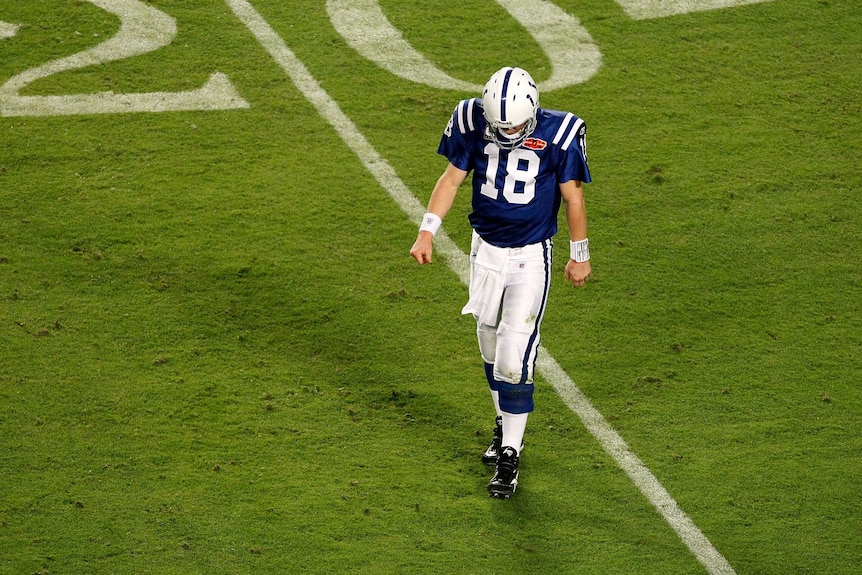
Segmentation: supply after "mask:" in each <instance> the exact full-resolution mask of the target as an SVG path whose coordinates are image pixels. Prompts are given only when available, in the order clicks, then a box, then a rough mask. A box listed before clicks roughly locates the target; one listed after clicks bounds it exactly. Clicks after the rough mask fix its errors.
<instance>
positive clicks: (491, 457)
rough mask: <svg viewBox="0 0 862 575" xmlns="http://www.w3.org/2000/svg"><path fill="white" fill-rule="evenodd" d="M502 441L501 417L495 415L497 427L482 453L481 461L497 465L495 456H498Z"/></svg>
mask: <svg viewBox="0 0 862 575" xmlns="http://www.w3.org/2000/svg"><path fill="white" fill-rule="evenodd" d="M501 443H503V418H502V417H500V416H499V415H498V416H497V427H495V428H494V436H493V437H492V438H491V445H489V446H488V449H486V450H485V453H483V454H482V463H484V464H485V465H491V466H493V465H497V458H498V457H500V444H501Z"/></svg>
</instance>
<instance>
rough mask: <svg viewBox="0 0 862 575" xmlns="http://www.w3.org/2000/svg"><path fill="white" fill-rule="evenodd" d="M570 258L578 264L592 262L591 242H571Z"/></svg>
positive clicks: (584, 240) (586, 240)
mask: <svg viewBox="0 0 862 575" xmlns="http://www.w3.org/2000/svg"><path fill="white" fill-rule="evenodd" d="M569 249H570V253H571V255H570V257H571V258H572V259H573V260H575V261H576V262H586V261H589V260H590V240H588V239H583V240H579V241H577V242H573V241H571V240H569Z"/></svg>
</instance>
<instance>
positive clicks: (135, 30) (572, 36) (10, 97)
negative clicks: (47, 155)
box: [0, 0, 767, 116]
mask: <svg viewBox="0 0 862 575" xmlns="http://www.w3.org/2000/svg"><path fill="white" fill-rule="evenodd" d="M88 1H89V2H90V3H91V4H94V5H95V6H97V7H99V8H101V9H103V10H106V11H107V12H110V13H112V14H114V15H116V16H117V17H119V19H120V29H119V31H118V32H117V33H116V35H114V36H113V37H111V38H109V39H108V40H105V41H104V42H102V43H100V44H98V45H97V46H94V47H92V48H89V49H87V50H84V51H81V52H78V53H77V54H72V55H71V56H67V57H64V58H59V59H57V60H52V61H50V62H46V63H45V64H42V65H40V66H37V67H35V68H30V69H29V70H26V71H24V72H22V73H20V74H17V75H15V76H13V77H12V78H10V79H9V80H8V81H7V82H6V83H5V84H3V85H2V86H0V116H57V115H71V114H98V113H101V114H106V113H128V112H166V111H181V110H227V109H237V108H248V107H249V103H248V102H246V101H245V100H244V99H243V98H242V96H240V94H239V92H238V91H237V90H236V88H235V87H234V85H233V83H232V82H231V81H230V79H229V78H228V77H227V76H226V75H225V74H222V73H220V72H213V73H212V74H211V75H210V77H209V79H208V80H207V82H206V83H205V84H204V85H203V86H201V87H200V88H197V89H195V90H189V91H184V92H145V93H135V94H117V93H114V92H99V93H95V94H75V95H67V96H22V95H20V92H21V90H22V89H23V88H24V87H25V86H27V85H28V84H31V83H32V82H34V81H36V80H39V79H41V78H46V77H48V76H52V75H54V74H58V73H60V72H66V71H69V70H75V69H79V68H85V67H89V66H95V65H101V64H105V63H108V62H112V61H116V60H123V59H125V58H132V57H134V56H139V55H142V54H146V53H149V52H153V51H155V50H158V49H160V48H164V47H165V46H168V45H170V43H171V42H172V41H173V39H174V37H175V36H176V34H177V23H176V21H175V20H174V18H172V17H171V16H169V15H168V14H166V13H164V12H162V11H161V10H158V9H156V8H154V7H152V6H150V5H148V4H145V3H143V2H141V1H140V0H88ZM765 1H767V0H697V1H692V0H616V2H617V4H619V5H620V6H621V7H622V8H623V10H624V11H625V12H626V14H628V15H629V16H630V17H631V18H633V19H636V20H643V19H650V18H661V17H665V16H672V15H674V14H682V13H685V12H693V11H701V10H714V9H719V8H726V7H729V6H735V5H741V4H753V3H759V2H765ZM496 2H497V3H498V4H500V5H501V6H502V7H503V8H505V9H506V10H507V11H508V12H509V13H510V14H511V15H512V17H513V18H515V19H516V20H517V21H518V22H520V23H521V24H522V25H523V26H524V28H525V29H526V30H527V31H528V32H529V33H530V34H531V35H532V36H533V38H534V39H535V40H536V42H537V43H538V44H539V45H540V46H541V47H542V49H543V50H544V51H545V54H546V55H547V57H548V60H549V61H550V63H551V76H550V77H549V78H548V79H547V80H545V81H544V82H542V83H541V84H540V86H539V87H540V89H542V90H555V89H558V88H563V87H566V86H571V85H573V84H578V83H582V82H585V81H586V80H588V79H589V78H590V77H592V76H593V75H594V74H595V73H596V72H597V71H598V69H599V67H600V66H601V52H600V51H599V49H598V47H597V46H596V45H595V43H594V42H593V40H592V38H591V37H590V35H589V32H587V30H586V29H584V27H583V26H581V24H580V22H579V21H578V19H577V18H575V17H574V16H572V15H570V14H568V13H567V12H565V11H564V10H562V9H561V8H560V7H558V6H557V5H556V4H553V3H552V2H550V1H549V0H496ZM326 10H327V13H328V15H329V19H330V21H331V22H332V24H333V26H334V27H335V29H336V30H337V31H338V33H339V34H341V35H342V37H344V39H345V40H346V42H347V43H348V45H350V46H351V47H352V48H353V49H355V50H356V51H357V52H359V53H360V54H361V55H362V56H364V57H366V58H368V59H370V60H372V61H373V62H375V63H376V64H377V65H379V66H380V67H382V68H384V69H386V70H388V71H390V72H391V73H393V74H395V75H397V76H400V77H402V78H406V79H408V80H411V81H414V82H418V83H422V84H427V85H430V86H433V87H438V88H442V89H454V90H466V91H473V92H475V91H479V90H480V89H481V87H480V86H478V85H474V84H471V83H469V82H465V81H463V80H459V79H456V78H452V77H451V76H449V75H447V74H446V73H445V72H443V71H442V70H440V69H439V68H437V67H436V66H435V65H434V64H433V63H431V62H430V61H429V60H427V59H426V58H425V57H424V56H422V55H421V54H420V53H418V52H417V51H416V50H414V49H413V47H412V46H411V45H410V44H409V43H408V42H407V41H406V40H404V38H403V36H402V35H401V33H400V32H399V31H398V30H397V29H395V28H394V27H393V26H392V25H391V23H390V22H389V20H388V19H387V18H386V16H385V15H384V13H383V11H382V9H381V8H380V6H379V5H378V3H377V0H327V2H326ZM18 29H19V26H18V25H16V24H11V23H8V22H3V21H2V20H0V41H2V40H3V39H8V38H12V37H13V36H15V35H16V34H17V32H18ZM371 39H373V40H371ZM381 40H383V41H381Z"/></svg>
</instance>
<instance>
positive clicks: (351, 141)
mask: <svg viewBox="0 0 862 575" xmlns="http://www.w3.org/2000/svg"><path fill="white" fill-rule="evenodd" d="M225 1H226V2H227V4H228V6H230V8H231V9H232V10H233V11H234V13H235V14H236V15H237V17H238V18H239V19H240V20H241V21H242V22H243V24H245V25H246V26H247V27H248V29H249V30H250V31H251V32H252V34H254V36H255V37H256V38H257V40H258V41H259V42H260V43H261V45H262V46H263V47H264V48H265V49H266V50H267V52H269V54H270V56H272V57H273V59H274V60H275V61H276V62H277V63H278V64H279V65H280V66H281V67H282V68H283V69H284V71H285V72H286V73H287V75H288V76H289V77H290V79H291V80H292V81H293V83H294V85H296V87H297V88H298V89H299V90H300V92H302V94H303V95H304V96H305V97H306V98H308V100H309V101H310V102H311V103H312V104H313V105H314V107H315V108H316V109H317V111H318V113H319V114H320V115H321V116H323V118H324V119H325V120H326V121H327V122H329V123H330V124H331V125H332V127H333V128H335V131H336V132H338V135H339V136H341V139H342V140H344V142H345V143H346V144H347V145H348V146H349V147H350V148H351V149H352V150H353V151H354V152H355V153H356V155H357V156H358V157H359V159H360V161H361V162H362V164H363V165H364V166H365V167H366V169H367V170H368V171H369V172H371V174H372V175H373V176H374V177H375V179H377V181H378V182H379V183H380V185H381V186H382V187H383V189H385V190H386V191H387V192H388V193H389V195H390V196H391V197H392V199H393V200H395V203H397V204H398V205H399V206H400V207H401V209H402V210H404V212H405V213H406V214H407V215H408V216H409V217H410V220H411V221H413V223H414V224H415V225H417V226H418V225H419V223H420V221H421V220H422V215H423V214H424V212H425V207H424V206H423V205H422V204H421V203H419V200H417V199H416V197H415V196H414V195H413V194H412V193H411V192H410V190H409V189H408V188H407V186H406V185H405V184H404V182H402V181H401V179H400V178H399V177H398V175H397V174H396V173H395V170H394V169H392V166H390V165H389V163H388V162H387V161H386V160H385V159H383V157H381V156H380V154H378V153H377V150H375V149H374V147H373V146H372V145H371V143H370V142H369V141H368V140H367V139H366V138H365V136H363V135H362V133H361V132H360V131H359V129H358V128H357V127H356V125H355V124H354V123H353V121H351V120H350V118H348V117H347V116H346V115H345V114H344V112H342V111H341V108H340V107H339V106H338V103H337V102H335V100H333V99H332V98H331V97H330V96H329V94H327V93H326V92H325V91H324V90H323V88H322V87H321V86H320V84H319V83H318V82H317V80H315V79H314V77H313V76H312V75H311V73H310V72H309V71H308V69H307V68H306V67H305V65H303V63H302V62H301V61H300V60H299V58H297V57H296V55H295V54H294V53H293V52H292V51H291V50H290V48H288V47H287V45H286V44H285V43H284V40H282V39H281V37H280V36H279V35H278V33H276V31H275V30H273V29H272V27H271V26H270V25H269V24H268V23H267V22H266V20H264V19H263V17H262V16H261V15H260V14H259V13H258V12H257V10H255V8H254V7H253V6H252V5H251V4H250V3H249V2H247V1H246V0H225ZM435 244H436V248H437V249H438V251H439V252H440V253H441V254H442V255H444V256H445V258H446V260H447V261H448V262H449V265H450V267H451V268H452V269H453V270H454V271H455V273H457V274H458V276H459V277H460V278H461V281H462V282H464V283H465V284H466V283H467V282H468V279H469V273H470V270H469V260H468V258H467V255H466V254H464V253H463V252H462V251H461V250H460V249H459V248H458V246H457V245H455V243H454V242H452V240H451V239H450V238H449V237H448V236H447V235H446V234H445V232H443V230H441V231H439V232H438V233H437V236H436V237H435ZM538 367H539V370H540V371H541V373H542V375H543V376H544V377H545V379H547V380H548V382H550V383H551V385H553V386H554V388H555V389H556V390H557V393H559V395H560V397H561V398H562V399H563V401H564V402H565V403H566V405H568V406H569V409H571V410H572V411H573V412H574V413H576V414H577V415H578V417H580V418H581V421H582V422H583V423H584V425H585V426H586V428H587V430H589V432H590V433H591V434H592V435H593V436H594V437H595V438H596V439H597V440H598V441H599V443H600V444H601V445H602V447H603V448H604V449H605V451H607V452H608V454H610V456H611V457H613V458H614V460H615V461H616V462H617V464H618V465H619V466H620V467H621V468H622V469H623V470H624V471H625V472H626V474H628V476H629V477H630V478H631V480H632V481H633V482H634V483H635V485H636V486H637V487H638V489H640V491H641V492H642V493H643V494H644V495H645V496H646V498H647V499H648V500H649V501H650V503H652V504H653V505H654V506H655V508H656V509H657V510H658V512H659V513H660V514H661V516H662V517H664V519H665V521H667V523H668V524H669V525H670V526H671V527H672V528H673V530H674V531H676V533H677V535H679V537H680V539H681V540H682V542H683V543H684V544H685V545H686V547H688V549H689V550H690V551H691V552H692V554H694V556H695V557H696V558H697V560H698V561H700V563H701V564H703V566H704V567H705V568H706V570H707V571H708V572H709V573H710V574H712V575H735V571H734V570H733V567H731V565H730V564H729V563H728V562H727V560H726V559H725V558H724V557H723V556H722V555H721V553H719V552H718V551H717V550H716V549H715V547H713V546H712V544H711V543H710V542H709V540H708V539H707V538H706V536H704V534H703V533H702V532H701V531H700V529H698V528H697V526H696V525H695V524H694V523H693V522H692V520H691V519H690V518H689V517H688V516H687V515H686V514H685V513H684V512H683V511H682V509H680V507H679V505H677V503H676V501H674V499H673V498H672V497H671V496H670V494H669V493H668V492H667V490H666V489H665V488H664V487H662V485H661V484H660V483H659V481H658V479H656V477H655V476H654V475H653V474H652V473H651V472H650V470H649V469H647V467H646V466H645V465H644V464H643V462H642V461H641V460H640V459H639V458H638V457H637V456H636V455H635V454H634V453H633V452H632V451H631V449H629V447H628V445H627V444H626V442H625V441H624V440H623V438H622V437H620V434H619V433H617V432H616V431H615V430H614V429H613V428H612V427H611V426H610V425H609V424H608V422H607V420H605V418H604V417H603V416H602V414H601V413H599V412H598V411H597V410H596V409H595V408H594V407H593V405H592V403H590V400H589V399H588V398H587V397H586V396H585V395H584V394H583V393H582V392H581V391H580V389H578V387H577V385H575V383H574V381H572V379H571V378H570V377H569V376H568V375H567V374H566V372H565V371H563V369H562V368H561V367H560V366H559V364H558V363H557V362H556V360H554V358H553V357H551V356H550V355H549V354H548V353H547V352H545V351H544V350H543V351H542V353H541V354H540V356H539V361H538Z"/></svg>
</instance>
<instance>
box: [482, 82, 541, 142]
mask: <svg viewBox="0 0 862 575" xmlns="http://www.w3.org/2000/svg"><path fill="white" fill-rule="evenodd" d="M482 106H483V108H484V113H485V120H486V121H487V122H488V136H489V137H490V138H491V140H493V141H494V142H495V143H496V144H497V145H498V146H500V147H501V148H504V149H506V150H514V149H515V148H517V147H518V146H520V145H521V144H522V143H523V142H524V140H526V139H527V138H528V137H529V136H530V134H532V133H533V130H535V129H536V115H537V114H538V111H539V90H538V89H537V88H536V83H535V82H534V81H533V78H532V76H530V74H529V72H527V71H526V70H524V69H522V68H509V67H506V68H501V69H500V70H498V71H497V72H495V73H494V75H493V76H491V79H490V80H488V82H487V83H486V84H485V91H484V92H483V93H482ZM522 124H523V125H524V128H523V129H522V130H520V131H518V132H516V133H514V134H507V133H506V132H505V131H504V130H510V129H512V128H516V127H518V126H520V125H522Z"/></svg>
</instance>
